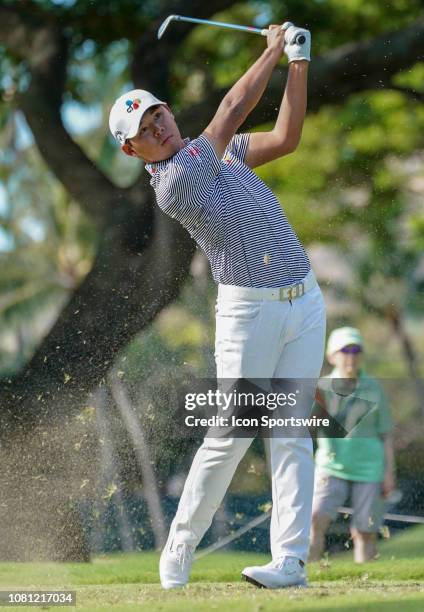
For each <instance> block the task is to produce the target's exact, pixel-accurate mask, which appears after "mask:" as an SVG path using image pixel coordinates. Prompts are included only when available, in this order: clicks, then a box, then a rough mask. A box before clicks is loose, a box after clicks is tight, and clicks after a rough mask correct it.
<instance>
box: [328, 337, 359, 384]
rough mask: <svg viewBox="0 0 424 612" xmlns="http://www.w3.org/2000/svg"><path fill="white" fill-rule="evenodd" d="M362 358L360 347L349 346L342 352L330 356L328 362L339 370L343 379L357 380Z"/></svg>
mask: <svg viewBox="0 0 424 612" xmlns="http://www.w3.org/2000/svg"><path fill="white" fill-rule="evenodd" d="M358 349H359V350H358ZM361 356H362V351H361V350H360V347H358V346H357V345H355V344H349V345H347V346H345V347H343V349H342V350H340V351H337V352H336V353H333V354H332V355H330V356H329V357H328V361H329V363H331V365H333V366H335V367H336V368H337V369H338V370H339V372H340V374H341V375H342V377H343V378H357V376H358V372H359V367H360V364H361Z"/></svg>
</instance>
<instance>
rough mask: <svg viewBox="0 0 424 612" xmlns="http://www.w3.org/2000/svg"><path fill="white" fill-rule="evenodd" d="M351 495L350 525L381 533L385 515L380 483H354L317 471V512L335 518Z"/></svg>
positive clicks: (362, 529)
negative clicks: (351, 511) (338, 510)
mask: <svg viewBox="0 0 424 612" xmlns="http://www.w3.org/2000/svg"><path fill="white" fill-rule="evenodd" d="M349 495H350V500H351V504H352V509H353V514H352V519H351V522H350V525H351V527H354V528H356V529H357V530H358V531H362V532H363V533H376V532H378V530H379V529H380V527H381V525H382V523H383V515H384V498H383V496H382V494H381V482H354V481H352V480H344V479H343V478H337V477H336V476H330V475H328V474H327V473H326V472H323V471H321V470H317V471H316V472H315V490H314V500H313V510H312V511H313V512H314V513H316V514H327V515H328V516H330V517H331V519H332V520H333V519H335V518H336V516H337V509H338V508H339V506H343V505H344V504H345V502H346V500H347V499H348V497H349Z"/></svg>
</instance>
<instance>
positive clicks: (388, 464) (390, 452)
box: [383, 434, 395, 473]
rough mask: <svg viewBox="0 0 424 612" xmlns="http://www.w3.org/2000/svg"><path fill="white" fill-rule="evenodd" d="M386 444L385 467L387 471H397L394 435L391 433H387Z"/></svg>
mask: <svg viewBox="0 0 424 612" xmlns="http://www.w3.org/2000/svg"><path fill="white" fill-rule="evenodd" d="M383 444H384V459H385V468H386V472H392V473H394V471H395V453H394V448H393V437H392V436H391V435H389V434H386V435H385V436H384V438H383Z"/></svg>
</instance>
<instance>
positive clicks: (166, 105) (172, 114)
mask: <svg viewBox="0 0 424 612" xmlns="http://www.w3.org/2000/svg"><path fill="white" fill-rule="evenodd" d="M164 106H165V107H166V108H167V109H168V110H169V112H170V113H171V116H172V118H173V119H174V118H175V117H174V113H173V112H172V110H171V108H170V107H169V106H168V104H164Z"/></svg>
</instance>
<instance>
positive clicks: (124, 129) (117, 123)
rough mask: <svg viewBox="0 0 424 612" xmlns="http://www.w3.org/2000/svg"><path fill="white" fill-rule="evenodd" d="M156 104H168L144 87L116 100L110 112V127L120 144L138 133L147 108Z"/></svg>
mask: <svg viewBox="0 0 424 612" xmlns="http://www.w3.org/2000/svg"><path fill="white" fill-rule="evenodd" d="M156 104H166V102H162V100H158V99H157V98H156V97H155V96H154V95H153V94H151V93H150V92H149V91H145V90H144V89H132V90H131V91H128V92H127V93H125V94H123V95H122V96H120V97H119V98H118V99H117V100H115V103H114V105H113V106H112V108H111V110H110V113H109V128H110V131H111V132H112V135H113V137H114V138H116V140H117V141H118V142H119V144H121V145H123V144H124V143H125V140H126V139H127V138H133V136H135V135H136V134H137V131H138V126H139V125H140V120H141V118H142V116H143V115H144V113H145V112H146V110H147V109H148V108H150V107H151V106H156Z"/></svg>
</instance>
